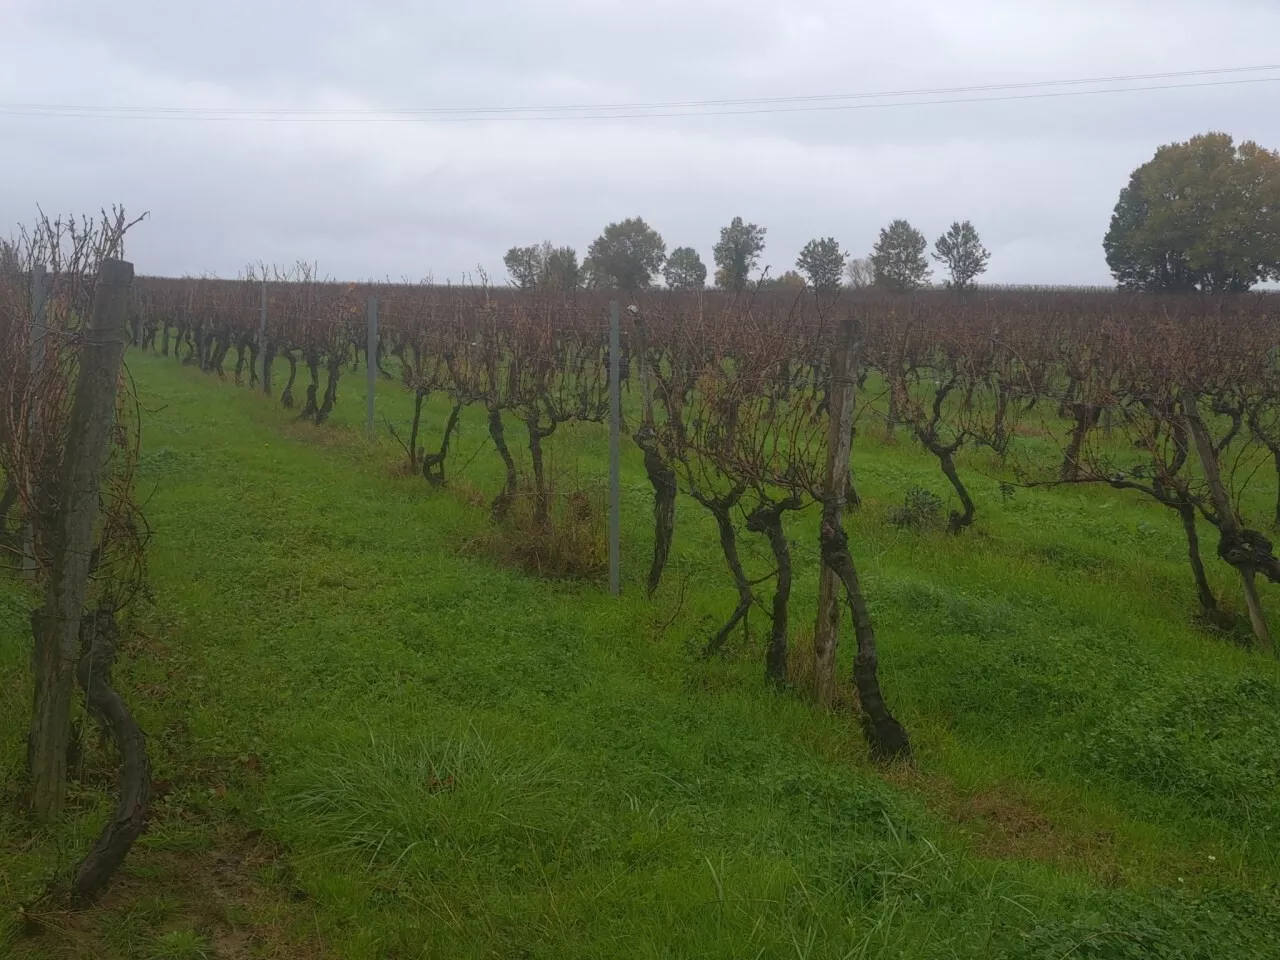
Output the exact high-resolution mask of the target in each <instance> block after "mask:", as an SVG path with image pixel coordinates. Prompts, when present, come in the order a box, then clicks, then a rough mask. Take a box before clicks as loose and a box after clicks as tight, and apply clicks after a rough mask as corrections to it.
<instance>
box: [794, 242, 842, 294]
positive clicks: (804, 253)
mask: <svg viewBox="0 0 1280 960" xmlns="http://www.w3.org/2000/svg"><path fill="white" fill-rule="evenodd" d="M847 259H848V254H846V253H845V252H844V251H843V250H841V249H840V244H839V243H837V242H836V239H835V237H827V238H825V239H822V240H810V241H809V242H808V243H806V244H805V245H804V249H803V250H801V251H800V256H798V257H796V266H797V267H799V268H800V269H801V271H803V272H804V274H805V275H806V276H807V277H808V278H809V286H811V287H813V289H815V290H818V291H821V292H824V293H826V292H829V291H832V290H838V289H839V288H840V277H841V276H842V275H843V273H844V264H845V261H846V260H847Z"/></svg>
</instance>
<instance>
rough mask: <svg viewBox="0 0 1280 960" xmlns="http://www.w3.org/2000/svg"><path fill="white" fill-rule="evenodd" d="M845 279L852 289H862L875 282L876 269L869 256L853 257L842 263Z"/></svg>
mask: <svg viewBox="0 0 1280 960" xmlns="http://www.w3.org/2000/svg"><path fill="white" fill-rule="evenodd" d="M844 278H845V281H846V282H847V283H848V284H849V286H850V287H852V288H853V289H854V290H862V289H865V288H866V287H869V286H871V285H872V284H873V283H875V282H876V270H875V267H873V266H872V265H871V258H870V257H854V258H853V259H852V260H850V261H849V262H848V263H846V264H845V265H844Z"/></svg>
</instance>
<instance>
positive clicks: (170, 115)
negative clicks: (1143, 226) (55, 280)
mask: <svg viewBox="0 0 1280 960" xmlns="http://www.w3.org/2000/svg"><path fill="white" fill-rule="evenodd" d="M1276 70H1280V64H1277V65H1269V66H1254V67H1228V68H1222V69H1216V70H1184V71H1177V72H1167V73H1155V74H1130V75H1125V76H1114V77H1092V78H1081V79H1071V80H1041V81H1027V82H1021V83H1007V84H986V85H979V86H962V87H936V88H925V89H917V90H899V91H879V92H873V93H850V94H811V95H805V96H793V97H754V98H740V99H733V100H685V101H667V102H653V103H634V104H577V105H565V106H559V107H470V108H464V107H424V108H410V109H385V110H380V109H333V110H313V109H274V108H263V109H239V108H220V107H191V108H186V107H119V106H91V105H69V104H35V103H31V104H23V103H17V104H0V115H6V116H29V117H51V118H57V117H65V118H73V119H111V120H180V121H204V122H254V123H268V122H273V123H392V122H411V123H493V122H548V121H550V122H554V121H581V120H632V119H650V118H679V117H717V116H739V115H743V116H746V115H758V114H770V113H811V112H826V111H836V110H868V109H889V108H894V107H920V106H945V105H953V104H962V103H995V102H1007V101H1017V100H1042V99H1058V98H1065V97H1086V96H1098V95H1101V94H1117V93H1144V92H1150V91H1158V90H1187V89H1193V88H1204V87H1225V86H1238V85H1243V84H1254V83H1273V82H1276V81H1280V75H1277V76H1270V77H1247V78H1242V79H1230V80H1206V81H1198V82H1192V83H1171V84H1144V85H1140V86H1109V87H1103V88H1100V89H1091V90H1060V89H1048V90H1046V89H1045V88H1057V87H1064V86H1085V85H1089V84H1101V83H1106V84H1117V83H1134V82H1136V81H1142V80H1151V79H1173V78H1185V77H1200V76H1220V75H1223V74H1238V73H1257V72H1263V71H1276ZM1005 90H1040V91H1042V92H1035V93H1014V94H1003V95H999V96H976V97H968V96H965V97H956V96H953V95H955V94H964V93H991V92H999V91H1005ZM902 97H929V99H922V100H920V99H918V100H903V99H894V98H902ZM938 97H945V99H938ZM841 101H871V102H852V103H850V102H841ZM710 107H730V108H733V109H705V108H710ZM593 110H594V111H607V112H601V113H586V112H579V111H593ZM560 111H564V112H565V113H563V115H558V112H560ZM655 111H660V112H655Z"/></svg>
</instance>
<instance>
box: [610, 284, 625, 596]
mask: <svg viewBox="0 0 1280 960" xmlns="http://www.w3.org/2000/svg"><path fill="white" fill-rule="evenodd" d="M619 339H620V337H619V334H618V301H617V300H610V301H609V593H611V594H612V595H613V596H615V597H616V596H617V595H618V593H619V591H620V590H621V589H622V569H621V563H622V561H621V547H622V543H621V541H622V476H621V462H620V461H621V436H622V389H621V385H620V384H619V383H618V379H619V375H620V371H621V364H620V363H619V362H618V360H619V358H618V352H619V349H620V347H619V343H618V341H619Z"/></svg>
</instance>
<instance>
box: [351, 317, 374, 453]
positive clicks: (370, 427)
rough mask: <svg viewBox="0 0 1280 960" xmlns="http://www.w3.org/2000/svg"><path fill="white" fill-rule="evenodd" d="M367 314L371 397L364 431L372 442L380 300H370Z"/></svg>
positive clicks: (367, 355) (367, 370) (366, 346)
mask: <svg viewBox="0 0 1280 960" xmlns="http://www.w3.org/2000/svg"><path fill="white" fill-rule="evenodd" d="M366 312H367V313H368V316H369V339H368V340H367V341H366V342H365V354H364V359H365V364H364V368H365V372H366V373H367V374H368V379H369V388H368V389H369V397H368V401H367V406H366V409H365V424H364V430H365V434H366V435H367V436H368V437H369V439H370V440H372V439H373V414H374V408H373V401H374V396H375V391H376V390H377V387H378V364H377V361H376V357H377V356H378V298H377V297H370V298H369V303H368V305H367V307H366ZM356 359H357V360H359V359H360V356H359V355H358V354H357V355H356Z"/></svg>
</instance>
